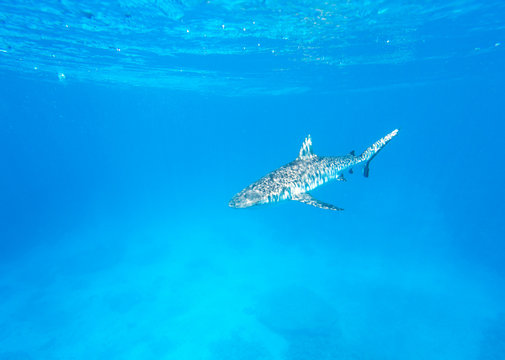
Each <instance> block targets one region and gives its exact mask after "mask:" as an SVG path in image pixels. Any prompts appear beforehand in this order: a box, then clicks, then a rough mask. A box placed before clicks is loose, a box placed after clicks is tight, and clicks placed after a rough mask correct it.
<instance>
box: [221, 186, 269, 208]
mask: <svg viewBox="0 0 505 360" xmlns="http://www.w3.org/2000/svg"><path fill="white" fill-rule="evenodd" d="M261 200H262V197H261V193H260V192H259V191H256V190H247V189H244V190H242V191H241V192H239V193H238V194H237V195H235V196H234V197H233V198H232V199H231V200H230V202H229V203H228V206H229V207H232V208H246V207H250V206H253V205H257V204H258V203H260V202H261Z"/></svg>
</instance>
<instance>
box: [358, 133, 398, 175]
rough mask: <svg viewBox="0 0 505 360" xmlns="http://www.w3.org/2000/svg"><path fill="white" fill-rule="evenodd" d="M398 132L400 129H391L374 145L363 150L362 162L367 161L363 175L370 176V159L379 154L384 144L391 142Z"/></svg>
mask: <svg viewBox="0 0 505 360" xmlns="http://www.w3.org/2000/svg"><path fill="white" fill-rule="evenodd" d="M396 134H398V129H395V130H393V131H391V132H390V133H389V134H387V135H386V136H384V137H383V138H382V139H380V140H378V141H376V142H375V143H374V144H373V145H372V146H370V147H369V148H368V149H366V150H365V151H363V154H361V155H360V157H359V158H360V162H364V161H366V164H365V168H364V170H363V175H365V177H368V174H369V172H370V168H369V166H370V161H372V159H373V158H374V157H375V155H377V153H378V152H379V151H381V150H382V148H383V147H384V146H386V144H387V143H388V142H390V141H391V139H392V138H393V137H395V136H396Z"/></svg>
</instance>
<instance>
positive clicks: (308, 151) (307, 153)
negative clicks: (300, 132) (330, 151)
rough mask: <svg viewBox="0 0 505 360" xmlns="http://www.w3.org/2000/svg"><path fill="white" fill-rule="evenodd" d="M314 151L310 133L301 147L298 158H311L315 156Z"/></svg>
mask: <svg viewBox="0 0 505 360" xmlns="http://www.w3.org/2000/svg"><path fill="white" fill-rule="evenodd" d="M314 156H315V155H314V153H313V152H312V140H311V138H310V135H308V136H307V137H306V138H305V140H304V141H303V144H302V147H301V148H300V153H299V154H298V159H310V158H312V157H314Z"/></svg>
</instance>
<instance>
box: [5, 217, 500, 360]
mask: <svg viewBox="0 0 505 360" xmlns="http://www.w3.org/2000/svg"><path fill="white" fill-rule="evenodd" d="M230 211H233V210H229V211H223V213H222V214H220V215H221V216H213V217H212V218H209V219H203V220H202V221H199V222H198V223H191V222H189V221H187V220H186V221H182V222H178V224H177V225H175V223H177V222H174V223H172V224H170V226H167V224H162V225H159V226H148V227H146V229H144V230H139V231H138V232H137V233H134V234H131V233H130V234H126V233H125V234H118V233H107V232H103V233H96V234H86V235H84V236H83V235H82V234H81V236H70V235H69V236H68V237H67V238H66V239H64V241H61V242H59V243H58V244H54V245H53V246H48V247H47V248H39V249H38V250H37V251H36V252H33V253H32V254H30V255H27V256H26V258H24V259H22V260H20V261H22V262H23V266H16V264H15V263H12V264H11V265H9V267H10V268H8V269H7V268H6V269H4V270H5V272H4V273H5V274H8V275H7V276H4V277H2V279H1V283H0V289H1V290H0V291H2V292H4V293H8V294H9V295H8V296H2V300H1V303H2V306H0V322H1V323H7V324H12V325H10V327H9V328H8V329H5V328H4V329H2V330H0V345H1V348H2V351H3V354H6V353H11V354H16V353H18V354H22V353H24V354H26V357H27V358H40V357H41V356H42V355H44V358H71V357H79V358H94V359H115V358H116V359H128V358H132V359H134V358H147V359H149V358H151V359H163V358H177V359H195V358H201V359H213V360H214V359H215V360H217V359H239V358H243V359H298V358H303V357H304V356H319V358H323V359H324V358H331V357H328V356H330V355H331V356H333V355H336V354H338V356H339V358H342V359H351V358H353V359H355V358H358V359H369V358H387V359H405V358H409V359H426V358H444V357H445V358H447V357H455V356H456V357H457V358H458V359H471V358H474V355H475V354H476V353H477V352H478V347H479V344H480V331H481V329H482V326H483V325H482V324H483V322H484V319H485V318H492V317H494V316H496V314H497V313H498V312H499V311H500V310H501V311H503V308H500V305H499V304H498V303H497V302H495V301H494V298H493V296H492V295H491V294H492V293H491V292H490V289H488V288H486V286H487V284H488V282H486V281H483V279H484V278H485V277H486V276H487V275H486V274H477V273H475V272H473V273H471V274H469V273H468V272H461V269H460V266H458V264H457V263H449V264H444V263H441V262H436V261H433V260H432V259H430V260H429V261H427V262H426V263H425V264H421V265H420V264H419V263H415V262H414V263H412V262H410V261H409V259H402V258H401V257H399V256H397V257H395V256H391V257H390V258H387V259H385V258H381V257H380V256H377V254H374V253H373V251H366V250H364V251H362V252H357V251H356V249H354V250H349V249H347V250H343V249H339V248H338V245H337V246H334V245H333V247H332V248H329V245H328V244H319V245H318V244H312V245H311V247H310V249H308V248H307V247H304V246H300V243H301V241H302V239H300V238H298V239H292V243H287V242H283V241H281V242H279V241H278V239H276V237H275V235H274V234H272V233H271V232H270V231H269V230H268V229H267V228H264V227H262V226H260V225H258V224H257V223H255V221H254V216H252V217H241V216H242V215H235V213H231V212H230ZM230 214H232V215H230ZM249 214H251V212H250V213H249ZM252 214H254V213H252ZM189 218H191V217H182V216H181V219H189ZM303 241H307V239H303ZM107 243H108V244H107ZM104 244H105V245H104ZM88 263H89V264H88ZM25 264H30V265H29V266H26V265H25ZM434 284H436V286H434ZM284 303H285V304H286V306H283V304H284ZM325 314H328V316H325ZM330 314H332V315H331V316H330ZM6 320H8V321H6ZM454 324H458V326H457V328H456V327H455V326H454ZM27 339H29V340H27ZM393 339H394V340H393ZM1 354H2V353H0V358H1ZM237 354H239V355H240V357H238V355H237ZM19 356H21V355H19Z"/></svg>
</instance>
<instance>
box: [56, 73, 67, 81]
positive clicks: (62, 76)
mask: <svg viewBox="0 0 505 360" xmlns="http://www.w3.org/2000/svg"><path fill="white" fill-rule="evenodd" d="M65 78H66V77H65V74H64V73H62V72H60V73H58V80H60V81H64V80H65Z"/></svg>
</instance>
